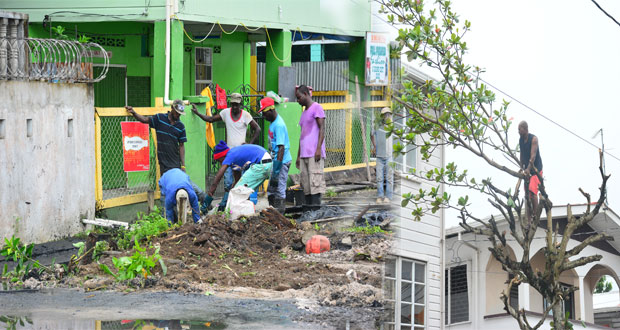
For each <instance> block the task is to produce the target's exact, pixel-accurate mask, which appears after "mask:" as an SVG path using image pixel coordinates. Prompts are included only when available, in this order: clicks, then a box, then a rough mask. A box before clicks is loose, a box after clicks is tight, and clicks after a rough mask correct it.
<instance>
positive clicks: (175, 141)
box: [125, 99, 206, 201]
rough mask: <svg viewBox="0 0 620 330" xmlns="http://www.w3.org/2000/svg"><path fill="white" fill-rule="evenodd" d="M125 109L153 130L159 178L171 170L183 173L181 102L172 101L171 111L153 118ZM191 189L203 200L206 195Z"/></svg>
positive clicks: (183, 107)
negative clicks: (175, 169)
mask: <svg viewBox="0 0 620 330" xmlns="http://www.w3.org/2000/svg"><path fill="white" fill-rule="evenodd" d="M125 109H127V112H129V113H130V114H131V115H132V116H134V118H136V120H138V121H139V122H141V123H143V124H149V127H150V128H153V129H155V132H156V134H157V159H158V161H159V174H160V176H163V175H164V173H166V171H168V170H170V169H173V168H179V169H181V170H182V171H183V172H185V142H187V135H186V133H185V125H184V124H183V123H182V122H181V115H184V114H185V106H184V105H183V101H181V100H178V99H177V100H174V101H173V102H172V106H171V111H168V112H167V113H158V114H156V115H154V116H143V115H141V114H139V113H137V112H136V111H135V110H134V109H133V107H131V106H127V107H125ZM192 188H193V189H194V191H195V192H196V195H198V199H199V200H201V201H202V200H204V198H205V196H206V194H205V193H204V192H203V191H202V190H201V189H200V188H199V187H198V186H197V185H196V184H194V183H193V182H192ZM162 193H163V192H162ZM162 197H163V195H162Z"/></svg>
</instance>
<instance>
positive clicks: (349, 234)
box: [24, 206, 392, 313]
mask: <svg viewBox="0 0 620 330" xmlns="http://www.w3.org/2000/svg"><path fill="white" fill-rule="evenodd" d="M308 213H311V212H308ZM343 214H348V215H350V214H353V213H346V212H345V211H344V210H343V209H342V208H340V207H337V206H336V207H331V206H325V207H322V208H321V209H319V210H316V211H312V214H310V215H308V217H309V218H312V219H313V220H316V219H325V218H333V217H338V216H342V215H343ZM355 214H358V212H355V213H354V214H353V215H355ZM375 214H377V215H375ZM369 217H370V218H369ZM390 217H391V215H390V214H389V213H388V212H378V213H367V214H365V217H363V218H362V219H366V218H368V219H370V220H369V221H368V225H370V226H374V225H375V224H377V223H383V222H385V221H386V219H389V218H390ZM202 220H203V222H202V223H201V224H193V223H189V224H185V225H182V226H180V227H176V228H173V229H170V230H167V231H166V232H164V233H162V234H160V235H158V236H153V237H151V238H150V239H149V240H146V241H144V240H143V241H142V242H140V245H141V246H143V247H147V252H148V253H149V255H152V254H153V253H154V251H158V253H159V256H160V257H161V259H162V260H163V265H165V268H166V269H165V270H164V268H163V266H160V265H159V264H156V266H155V267H154V268H153V271H152V274H151V273H149V274H146V273H145V274H144V276H142V275H140V276H136V277H135V278H133V279H131V280H124V281H120V280H117V279H116V278H115V277H113V276H111V275H109V274H106V273H104V272H103V271H102V269H101V266H100V264H103V265H106V266H107V267H108V268H110V269H114V268H113V267H114V266H115V265H114V262H113V259H116V260H119V259H120V258H123V257H131V256H132V255H133V254H134V253H135V250H132V249H129V250H120V251H115V250H106V251H103V252H102V253H100V256H99V260H98V261H93V262H91V263H90V264H86V265H76V266H75V267H76V269H75V270H73V271H74V272H77V274H79V276H70V275H71V271H72V270H71V269H69V270H68V272H69V273H67V269H65V268H63V267H61V266H60V265H57V266H55V267H52V269H54V270H56V272H55V273H56V274H47V273H44V274H41V275H40V276H39V277H35V276H34V275H33V276H29V277H30V278H27V279H26V280H25V282H24V287H26V288H29V289H40V288H43V287H54V286H57V287H79V288H83V289H84V290H86V291H95V290H116V291H124V292H129V291H136V290H142V291H144V290H147V291H169V290H175V291H180V292H187V293H199V294H205V293H209V294H221V295H240V296H245V297H252V298H294V299H297V300H298V301H299V302H300V304H307V305H312V303H309V302H308V301H313V302H314V303H316V304H318V306H333V307H342V308H352V307H356V308H357V307H359V308H370V309H371V310H373V311H374V310H375V309H376V313H380V307H381V306H382V304H383V298H382V290H381V276H382V265H383V260H384V259H385V257H386V256H387V254H388V253H389V251H390V250H391V241H392V235H391V233H390V232H385V231H380V232H373V233H372V234H369V233H368V232H364V231H346V230H345V231H337V230H332V229H326V228H323V227H321V226H318V225H316V224H312V223H310V222H308V221H305V222H301V223H297V222H296V221H295V220H292V219H289V218H286V217H285V216H283V215H282V214H280V213H279V212H278V211H277V210H275V209H272V208H267V209H264V210H262V211H261V212H260V214H258V215H254V216H249V217H241V218H239V219H236V220H230V218H229V215H226V214H224V213H217V214H212V215H208V216H206V217H204V218H203V219H202ZM363 225H364V226H366V220H363ZM315 235H322V236H324V237H325V240H327V241H328V242H329V244H330V249H329V250H327V251H322V252H321V253H318V254H306V253H305V252H306V251H305V247H306V243H307V241H308V240H309V239H310V238H311V237H313V236H315ZM101 237H102V238H105V239H113V236H112V235H107V236H106V235H101ZM109 243H110V244H109V246H111V247H114V248H116V244H112V243H113V242H109ZM91 245H92V244H91ZM164 273H165V274H164ZM304 301H305V303H302V302H304ZM300 306H301V305H300Z"/></svg>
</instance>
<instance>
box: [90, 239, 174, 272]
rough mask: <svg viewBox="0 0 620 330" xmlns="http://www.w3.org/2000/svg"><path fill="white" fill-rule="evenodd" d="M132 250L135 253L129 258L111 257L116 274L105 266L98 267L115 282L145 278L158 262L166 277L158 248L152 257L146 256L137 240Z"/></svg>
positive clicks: (144, 250)
mask: <svg viewBox="0 0 620 330" xmlns="http://www.w3.org/2000/svg"><path fill="white" fill-rule="evenodd" d="M134 243H135V245H134V250H135V251H136V252H135V253H134V254H133V255H132V256H131V257H120V258H116V257H112V263H113V264H114V267H115V268H116V273H114V272H112V271H111V270H110V268H109V267H108V266H107V265H105V264H100V265H99V267H100V268H101V270H103V271H104V272H105V273H107V274H110V275H112V276H114V278H115V279H116V280H117V281H119V282H120V281H125V280H131V279H133V278H135V277H138V276H140V275H142V276H143V277H144V278H147V276H148V275H151V274H152V272H151V271H152V269H153V268H154V267H155V265H156V263H157V262H159V264H160V266H161V269H162V272H163V274H164V276H165V275H166V273H167V271H168V268H167V267H166V265H165V264H164V261H163V260H162V258H161V256H160V255H159V247H157V248H156V249H155V252H154V253H153V254H152V255H150V256H149V255H148V253H147V252H146V248H143V247H140V244H139V243H138V240H135V241H134Z"/></svg>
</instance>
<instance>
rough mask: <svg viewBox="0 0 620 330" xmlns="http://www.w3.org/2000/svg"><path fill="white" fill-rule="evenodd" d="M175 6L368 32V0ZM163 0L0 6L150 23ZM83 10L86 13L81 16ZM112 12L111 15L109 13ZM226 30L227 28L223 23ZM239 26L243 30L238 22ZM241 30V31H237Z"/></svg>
mask: <svg viewBox="0 0 620 330" xmlns="http://www.w3.org/2000/svg"><path fill="white" fill-rule="evenodd" d="M173 1H175V2H176V3H177V4H178V5H179V13H177V16H178V17H179V18H180V19H182V20H189V21H195V22H210V23H214V22H219V23H221V24H228V25H233V26H234V25H237V24H240V23H244V24H245V25H247V26H249V27H254V28H257V27H263V26H267V27H269V28H272V29H284V30H291V31H293V30H297V29H301V30H302V31H305V32H317V33H330V34H339V35H350V36H359V37H361V36H364V35H365V33H366V31H369V30H370V15H371V8H370V1H362V0H351V1H346V0H337V1H334V0H313V1H305V0H287V1H277V0H235V1H218V0H184V1H182V0H173ZM165 3H166V1H165V0H149V1H144V0H87V1H85V0H57V1H53V2H52V1H50V0H4V1H3V2H2V9H3V10H6V11H16V12H21V13H27V14H29V15H30V21H31V22H42V21H43V18H44V17H45V15H50V14H52V13H55V12H58V11H70V12H65V13H56V14H52V15H51V16H52V20H53V21H61V20H62V21H68V22H80V21H84V20H88V21H91V22H101V21H120V20H132V21H142V22H153V21H157V20H163V19H165V15H166V8H165ZM83 14H89V15H88V16H84V15H83ZM111 15H114V16H111ZM228 29H229V30H230V29H232V27H228ZM239 29H243V27H242V26H240V27H239ZM241 31H243V30H241Z"/></svg>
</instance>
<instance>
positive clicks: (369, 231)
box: [345, 221, 390, 235]
mask: <svg viewBox="0 0 620 330" xmlns="http://www.w3.org/2000/svg"><path fill="white" fill-rule="evenodd" d="M345 230H346V231H350V232H354V233H364V234H365V235H373V234H379V233H381V234H386V233H390V231H387V230H383V229H381V227H379V226H371V225H370V224H369V223H368V221H366V226H356V227H351V228H346V229H345Z"/></svg>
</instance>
